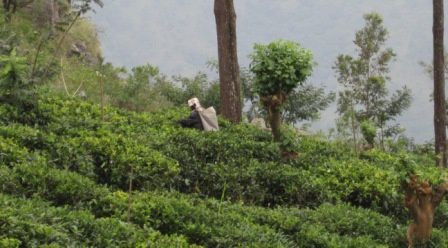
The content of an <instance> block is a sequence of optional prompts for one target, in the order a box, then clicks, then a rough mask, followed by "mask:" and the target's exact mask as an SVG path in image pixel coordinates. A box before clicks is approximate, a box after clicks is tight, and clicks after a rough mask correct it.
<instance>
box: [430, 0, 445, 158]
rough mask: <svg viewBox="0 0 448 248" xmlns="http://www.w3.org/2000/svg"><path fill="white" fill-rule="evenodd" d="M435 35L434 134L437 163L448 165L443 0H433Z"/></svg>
mask: <svg viewBox="0 0 448 248" xmlns="http://www.w3.org/2000/svg"><path fill="white" fill-rule="evenodd" d="M433 8H434V12H433V18H434V19H433V21H434V22H433V35H434V135H435V152H436V154H437V155H438V159H437V164H438V165H439V166H446V165H447V156H446V155H447V154H446V153H447V151H446V106H445V77H444V76H445V75H444V67H445V61H444V52H443V50H444V49H443V29H444V23H443V22H444V20H443V19H444V11H443V0H433Z"/></svg>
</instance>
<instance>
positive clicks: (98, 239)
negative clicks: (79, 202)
mask: <svg viewBox="0 0 448 248" xmlns="http://www.w3.org/2000/svg"><path fill="white" fill-rule="evenodd" d="M0 207H1V209H2V213H1V214H0V240H2V243H5V244H7V245H9V246H10V247H14V245H18V244H20V245H23V246H26V247H35V246H42V245H47V246H51V247H70V246H71V247H85V246H90V247H137V246H142V247H173V246H174V245H178V246H176V247H189V245H188V243H187V241H186V240H185V239H184V238H183V237H181V236H176V235H174V236H164V235H161V234H160V233H158V232H156V231H154V230H152V229H149V228H139V227H137V226H134V225H132V224H128V223H125V222H122V221H119V220H117V219H113V218H99V219H96V218H95V217H94V216H93V215H92V214H90V213H89V212H86V211H72V210H69V209H67V208H55V207H51V206H49V205H48V204H47V203H45V202H43V201H41V200H39V199H31V200H24V199H19V198H13V197H10V196H6V195H3V194H0ZM6 237H7V239H6ZM6 242H8V243H6Z"/></svg>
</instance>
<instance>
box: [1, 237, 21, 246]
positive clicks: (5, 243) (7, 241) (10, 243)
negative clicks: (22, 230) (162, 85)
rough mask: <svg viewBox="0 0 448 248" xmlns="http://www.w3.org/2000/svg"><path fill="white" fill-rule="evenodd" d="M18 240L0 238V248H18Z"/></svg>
mask: <svg viewBox="0 0 448 248" xmlns="http://www.w3.org/2000/svg"><path fill="white" fill-rule="evenodd" d="M20 244H21V242H20V240H18V239H13V238H0V248H19V247H20Z"/></svg>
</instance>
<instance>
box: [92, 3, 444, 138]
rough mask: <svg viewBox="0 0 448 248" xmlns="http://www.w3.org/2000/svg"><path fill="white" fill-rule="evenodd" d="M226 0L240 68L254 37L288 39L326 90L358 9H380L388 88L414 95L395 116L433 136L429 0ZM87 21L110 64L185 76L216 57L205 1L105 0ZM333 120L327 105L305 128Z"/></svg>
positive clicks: (333, 86)
mask: <svg viewBox="0 0 448 248" xmlns="http://www.w3.org/2000/svg"><path fill="white" fill-rule="evenodd" d="M234 2H235V8H236V12H237V29H238V30H237V31H238V33H237V38H238V49H239V50H238V53H239V60H240V65H241V66H246V67H247V66H248V64H249V59H248V58H247V55H248V54H249V53H250V52H251V51H252V47H253V44H254V43H256V42H259V43H267V42H270V41H272V40H274V39H278V38H282V39H290V40H295V41H298V42H300V43H301V44H302V45H303V46H304V47H306V48H309V49H311V50H312V51H313V53H314V56H315V61H316V62H317V64H318V66H317V67H316V68H315V70H314V75H313V77H312V78H311V82H313V83H314V84H317V85H324V86H325V87H326V88H327V90H332V91H337V89H338V85H337V82H336V78H335V76H334V72H333V70H332V68H331V67H332V66H333V64H334V62H335V59H336V57H337V56H338V55H339V54H341V53H344V54H354V52H355V51H354V45H353V42H352V40H353V39H354V34H355V31H356V30H359V29H360V28H361V27H362V26H363V24H364V22H363V19H362V16H363V14H365V13H367V12H371V11H376V12H378V13H380V14H381V15H382V16H383V17H384V20H385V26H386V27H387V28H388V29H389V31H390V39H389V42H388V46H389V47H391V48H393V49H394V50H395V52H396V53H397V59H396V61H395V62H394V63H393V65H392V70H391V76H392V85H391V89H397V88H399V87H401V86H403V85H407V86H408V87H409V88H411V90H412V92H413V97H414V100H413V104H412V106H411V108H410V109H409V110H408V111H406V112H405V113H404V114H403V116H402V117H401V118H400V120H399V121H400V122H401V123H402V125H403V126H404V127H405V128H406V129H407V132H406V133H407V135H409V136H411V137H414V138H415V140H416V141H418V142H423V141H426V140H429V139H431V138H432V137H433V124H432V119H433V115H432V112H433V106H432V103H431V102H430V94H431V91H432V82H431V80H430V79H429V77H428V76H427V75H425V74H424V72H423V69H422V68H421V66H420V65H419V64H418V62H419V61H427V62H428V61H431V59H432V1H428V0H234ZM446 12H447V11H446ZM91 19H92V20H93V21H94V23H96V24H97V26H98V28H99V30H100V40H101V43H102V50H103V53H104V55H105V58H106V60H107V61H109V62H112V63H114V64H115V65H122V66H126V67H132V66H136V65H141V64H146V63H150V64H152V65H157V66H159V67H160V69H161V71H162V72H164V73H166V74H168V75H178V74H182V75H193V74H194V73H196V72H197V71H200V70H201V71H207V68H206V66H205V62H206V61H207V60H209V59H215V58H216V57H217V48H216V30H215V20H214V14H213V1H212V0H107V1H105V6H104V8H102V9H97V11H96V14H93V15H92V16H91ZM445 19H448V18H445ZM446 25H447V24H445V26H446ZM447 29H448V28H447ZM446 39H448V38H446ZM335 118H336V114H335V107H334V106H333V107H332V108H330V109H328V110H327V111H325V112H324V113H322V116H321V120H320V121H318V122H316V123H314V124H313V127H314V129H322V130H327V129H328V128H330V127H333V126H334V119H335Z"/></svg>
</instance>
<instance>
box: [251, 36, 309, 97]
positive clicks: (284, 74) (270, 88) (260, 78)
mask: <svg viewBox="0 0 448 248" xmlns="http://www.w3.org/2000/svg"><path fill="white" fill-rule="evenodd" d="M250 57H251V59H252V63H251V65H250V70H251V71H252V72H253V73H254V75H255V84H254V87H255V88H254V90H255V92H256V93H258V94H260V95H261V96H267V95H274V94H277V93H280V92H281V93H283V94H289V93H291V92H292V91H293V90H294V88H295V87H296V86H297V85H299V84H301V83H303V82H304V81H305V80H306V79H307V77H308V76H310V75H311V72H312V67H313V55H312V53H311V51H309V50H307V49H305V48H302V47H301V46H300V44H299V43H296V42H293V41H285V40H277V41H274V42H272V43H270V44H268V45H262V44H255V46H254V52H253V53H252V54H251V55H250Z"/></svg>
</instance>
